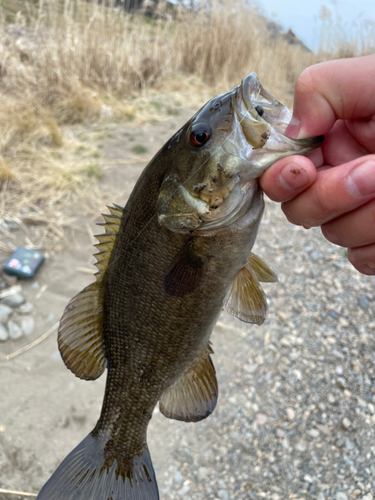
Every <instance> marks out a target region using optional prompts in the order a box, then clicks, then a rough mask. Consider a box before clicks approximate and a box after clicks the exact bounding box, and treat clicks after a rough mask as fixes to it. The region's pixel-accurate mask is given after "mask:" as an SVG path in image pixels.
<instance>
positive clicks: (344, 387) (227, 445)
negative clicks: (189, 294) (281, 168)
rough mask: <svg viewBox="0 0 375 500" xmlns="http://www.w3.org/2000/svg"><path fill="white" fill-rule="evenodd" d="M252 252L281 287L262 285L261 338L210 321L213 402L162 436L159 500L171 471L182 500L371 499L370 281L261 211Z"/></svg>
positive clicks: (324, 245)
mask: <svg viewBox="0 0 375 500" xmlns="http://www.w3.org/2000/svg"><path fill="white" fill-rule="evenodd" d="M307 249H308V250H307ZM254 251H255V253H256V254H258V255H259V256H260V257H262V258H264V260H265V261H266V262H267V263H268V264H270V265H271V267H272V268H273V269H274V270H275V271H276V272H277V273H278V275H279V278H280V283H278V284H264V286H263V287H264V289H265V293H266V295H267V298H268V304H269V310H268V318H267V320H266V322H265V323H264V325H262V326H261V327H260V328H259V327H256V326H252V325H246V324H244V323H241V322H240V321H238V320H236V319H233V318H231V317H230V316H229V315H227V314H226V313H225V314H224V316H223V317H222V318H221V319H220V320H219V326H217V327H216V331H220V332H221V331H222V332H223V337H221V336H220V335H219V337H218V336H217V335H216V334H215V333H214V335H213V337H212V341H213V348H214V350H215V355H214V356H213V362H214V364H215V367H216V370H217V376H218V381H219V391H220V397H219V401H218V404H217V407H216V409H215V412H214V413H213V414H212V415H211V416H210V417H209V418H207V419H206V420H204V421H203V422H201V423H199V424H194V426H192V425H185V426H183V425H181V424H178V425H171V426H170V439H171V442H172V443H174V445H173V446H172V448H173V449H174V452H173V454H172V456H171V463H172V464H173V466H172V471H173V472H170V473H168V474H167V475H166V477H165V478H164V479H163V480H161V481H160V480H159V481H160V489H161V493H162V494H161V498H163V499H168V500H177V499H181V495H180V493H179V491H181V484H179V485H176V484H175V483H174V481H173V473H174V472H175V471H177V470H178V471H179V472H180V473H181V474H182V476H183V478H184V481H185V480H189V481H190V482H191V483H190V488H189V492H188V494H186V496H184V497H183V498H186V499H187V498H189V500H198V499H202V500H203V499H204V500H217V499H220V500H225V499H231V500H232V499H235V500H249V499H251V500H261V499H269V500H283V499H304V500H352V499H353V500H354V499H357V498H358V499H361V498H363V499H366V500H367V499H368V498H372V492H374V491H375V414H374V412H375V355H374V350H375V336H374V332H375V314H374V309H375V308H374V306H375V297H374V283H375V281H374V277H368V276H364V275H361V274H359V273H358V272H357V271H355V270H354V269H353V268H352V266H351V265H350V263H349V262H348V260H347V258H346V255H345V252H344V250H343V249H341V248H338V247H335V246H334V245H331V244H330V243H328V242H327V241H325V240H324V238H323V237H322V235H321V233H320V230H318V229H311V230H309V231H306V230H304V229H302V228H298V227H295V226H292V225H291V224H289V223H288V222H286V221H285V219H284V216H283V215H282V213H281V212H280V209H279V207H277V206H276V205H275V204H274V203H272V202H267V204H266V214H265V220H264V221H263V225H262V226H261V230H260V234H259V236H258V239H257V243H256V246H255V248H254ZM220 322H221V323H222V327H220ZM220 328H221V329H220ZM222 338H226V339H229V338H232V339H235V340H233V343H234V344H235V345H236V346H237V347H236V348H233V349H232V350H231V351H228V345H227V340H220V339H222ZM218 339H219V340H218ZM192 427H193V430H191V429H192ZM202 470H204V471H205V472H202ZM206 471H209V472H206Z"/></svg>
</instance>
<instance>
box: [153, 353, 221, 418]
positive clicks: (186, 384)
mask: <svg viewBox="0 0 375 500" xmlns="http://www.w3.org/2000/svg"><path fill="white" fill-rule="evenodd" d="M212 353H213V351H212V349H211V347H210V345H208V346H207V348H206V349H205V350H204V351H203V353H202V354H201V356H200V357H199V358H198V359H197V361H196V362H195V363H194V364H193V366H191V367H190V368H189V369H188V370H187V371H186V372H185V373H184V374H183V375H182V376H181V377H180V378H179V379H178V380H177V381H176V382H175V383H174V384H173V385H172V386H171V387H169V388H168V389H167V390H166V391H165V392H164V393H163V395H162V396H161V398H160V403H159V407H160V411H161V413H162V414H163V415H165V416H166V417H168V418H173V419H175V420H182V421H184V422H199V421H200V420H203V419H205V418H206V417H208V416H209V415H210V414H211V413H212V412H213V411H214V409H215V406H216V402H217V396H218V385H217V380H216V372H215V367H214V365H213V363H212V361H211V356H210V354H212Z"/></svg>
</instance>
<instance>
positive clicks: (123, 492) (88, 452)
mask: <svg viewBox="0 0 375 500" xmlns="http://www.w3.org/2000/svg"><path fill="white" fill-rule="evenodd" d="M120 461H121V458H120ZM124 462H126V463H127V464H128V466H129V464H130V468H131V469H132V470H128V471H126V473H124V471H122V472H121V471H119V468H118V465H117V461H116V460H115V461H114V462H113V463H112V465H111V466H110V467H106V466H105V456H104V451H103V449H102V448H101V447H100V446H99V443H98V440H97V439H96V438H95V437H94V436H93V435H92V434H89V435H88V436H87V437H86V438H85V439H84V440H83V441H82V442H81V443H80V444H79V445H78V446H77V447H76V448H75V449H74V450H73V451H72V452H71V453H70V454H69V455H68V456H67V457H66V458H65V460H63V462H62V463H61V464H60V465H59V467H58V468H57V469H56V471H55V472H54V474H53V475H52V477H51V478H50V479H49V480H48V481H47V482H46V484H45V485H44V486H43V488H42V489H41V490H40V492H39V495H38V496H37V500H159V493H158V487H157V483H156V479H155V473H154V469H153V466H152V462H151V457H150V453H149V451H148V448H147V446H146V448H145V449H144V451H143V454H142V455H140V456H138V455H136V456H135V457H134V458H132V459H130V460H127V461H126V459H125V457H124Z"/></svg>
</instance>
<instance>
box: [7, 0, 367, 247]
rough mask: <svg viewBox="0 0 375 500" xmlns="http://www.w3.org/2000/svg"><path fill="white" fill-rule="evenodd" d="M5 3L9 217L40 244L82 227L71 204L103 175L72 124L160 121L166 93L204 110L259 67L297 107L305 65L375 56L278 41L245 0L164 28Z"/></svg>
mask: <svg viewBox="0 0 375 500" xmlns="http://www.w3.org/2000/svg"><path fill="white" fill-rule="evenodd" d="M107 3H108V2H107ZM0 5H1V9H0V89H1V94H0V131H1V133H0V218H1V219H4V218H7V219H10V220H11V219H18V220H21V221H25V220H26V221H28V222H30V221H32V220H34V221H37V223H38V224H39V225H42V226H43V231H42V233H43V235H44V236H43V237H42V236H41V232H40V231H38V232H37V233H38V238H39V241H38V243H36V242H35V241H33V239H32V238H31V240H30V244H34V245H37V246H39V247H46V246H47V247H48V246H49V247H51V245H52V246H53V245H54V241H55V239H56V238H60V237H61V235H62V231H61V228H62V226H63V225H64V224H68V223H70V221H71V219H70V218H67V217H66V215H64V208H63V207H64V205H65V206H66V204H67V203H73V202H74V201H76V200H77V199H78V198H80V199H84V198H85V196H87V193H89V192H90V191H92V186H93V185H95V180H96V178H97V177H100V175H101V171H100V167H95V168H93V166H92V165H93V162H92V158H90V155H86V156H85V157H82V155H81V156H80V155H77V154H75V153H76V152H77V151H78V150H79V148H80V145H79V142H77V140H76V139H69V138H68V137H67V135H66V134H64V130H65V129H64V127H65V126H66V125H70V124H74V123H77V122H83V123H90V124H91V123H93V122H95V121H98V120H100V119H108V118H110V119H111V120H134V119H138V120H149V119H158V118H160V112H161V111H160V109H158V107H157V106H151V105H150V102H151V101H153V102H155V95H157V94H163V93H164V94H168V95H169V97H170V98H171V99H172V102H173V98H174V97H173V96H175V99H176V100H179V101H180V102H182V103H183V105H189V106H198V105H200V104H202V103H203V102H204V101H205V100H206V99H207V98H208V97H210V96H211V95H213V94H215V93H217V92H220V91H223V90H225V89H228V88H230V87H231V86H233V85H235V84H237V83H238V82H239V81H240V80H241V78H242V77H243V76H244V75H245V74H247V73H248V72H249V71H251V70H255V71H256V72H257V73H258V74H259V76H260V78H261V81H262V83H263V84H264V85H265V86H266V88H268V89H269V90H270V91H271V92H272V93H274V94H275V95H276V96H277V97H279V98H280V100H283V101H285V102H286V103H287V104H289V105H290V104H291V101H292V89H293V86H294V83H295V81H296V79H297V77H298V75H299V74H300V72H301V71H302V70H303V69H304V68H305V67H307V66H309V65H311V64H313V63H315V62H319V61H321V60H324V59H328V58H332V57H335V56H336V54H339V55H340V56H341V57H342V56H345V55H355V54H357V53H359V52H362V53H363V52H369V51H370V50H371V47H374V44H373V40H370V41H369V40H367V42H366V44H365V43H362V45H358V44H357V46H355V45H354V43H353V41H351V42H350V43H349V42H345V40H342V39H340V41H339V47H337V46H336V47H332V46H328V45H327V43H325V44H322V47H321V49H322V50H321V51H320V53H319V54H314V53H312V52H308V51H304V50H302V49H301V47H299V46H298V45H290V44H288V43H287V41H286V40H281V39H274V38H272V37H271V35H270V32H269V31H268V29H267V26H266V24H267V20H266V19H264V18H263V17H262V16H260V15H259V13H258V12H257V11H256V9H255V8H253V7H249V6H245V5H244V3H243V2H242V1H241V0H238V1H237V2H233V1H231V2H229V0H228V2H219V1H217V2H212V3H211V4H210V5H211V8H210V10H209V11H207V10H205V9H201V11H200V12H199V13H196V12H189V11H186V10H184V9H182V8H179V9H178V8H176V9H173V15H172V14H171V12H170V11H167V10H164V11H160V12H159V14H158V19H149V18H144V17H142V16H135V15H130V14H126V13H124V12H123V11H122V10H120V9H114V8H111V7H110V6H107V7H106V6H103V5H99V4H98V3H95V2H92V3H87V2H84V1H79V0H44V1H43V0H39V1H33V2H20V1H18V0H2V1H1V3H0ZM325 22H328V21H325ZM345 44H346V45H345ZM328 49H329V50H328ZM338 50H339V51H338ZM171 96H172V97H171ZM106 110H110V113H109V114H107V113H106V112H105V111H106ZM103 111H104V112H103ZM107 115H108V116H107ZM91 153H92V155H93V156H95V148H94V147H93V148H92V151H91ZM96 198H97V194H96ZM58 214H60V215H59V216H58ZM52 221H53V223H52ZM51 237H52V238H51ZM34 240H35V239H34Z"/></svg>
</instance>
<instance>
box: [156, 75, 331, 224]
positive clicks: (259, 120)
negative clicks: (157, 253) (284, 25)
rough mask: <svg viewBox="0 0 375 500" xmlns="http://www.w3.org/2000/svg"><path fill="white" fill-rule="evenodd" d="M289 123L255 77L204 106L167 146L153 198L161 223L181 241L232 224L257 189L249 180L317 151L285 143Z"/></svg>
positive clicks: (308, 144)
mask: <svg viewBox="0 0 375 500" xmlns="http://www.w3.org/2000/svg"><path fill="white" fill-rule="evenodd" d="M291 117H292V114H291V112H290V111H289V109H288V108H287V107H286V106H285V105H283V104H282V103H280V102H279V101H278V100H277V99H275V98H274V97H273V96H272V95H271V94H270V93H269V92H267V90H265V89H264V87H263V86H262V85H261V83H260V81H259V79H258V77H257V75H256V74H255V73H250V74H249V75H248V76H246V77H245V78H244V79H243V80H242V82H241V85H239V86H237V87H235V88H234V89H232V90H231V91H229V92H227V93H225V94H221V95H219V96H217V97H215V98H213V99H211V100H210V101H208V103H207V104H206V105H205V106H203V108H202V109H201V110H200V111H198V112H197V113H196V114H195V115H194V116H193V118H192V119H191V120H190V121H189V122H188V123H187V124H186V125H185V126H184V127H183V128H182V129H181V130H179V132H177V134H176V135H175V136H174V137H172V139H171V141H170V143H169V144H168V143H167V148H169V150H170V151H171V155H172V161H171V162H170V164H171V166H170V167H169V168H168V169H166V172H165V176H164V179H163V182H162V185H161V190H160V194H159V198H158V205H157V211H158V219H159V223H160V224H161V225H162V226H165V227H167V228H168V229H170V230H172V231H177V232H183V233H184V232H187V231H191V230H205V231H207V230H210V229H217V228H219V227H223V226H226V225H229V224H231V223H232V222H233V221H235V220H236V219H238V217H239V216H240V215H242V214H243V213H244V211H245V210H246V207H248V206H249V204H250V203H251V198H252V197H253V196H254V195H255V192H256V191H257V189H258V184H257V182H255V179H257V178H258V177H260V175H261V174H262V173H263V172H264V171H265V170H266V169H267V168H269V167H270V166H271V165H272V164H273V163H275V162H276V161H277V160H279V159H281V158H284V157H285V156H289V155H293V154H299V155H301V154H302V155H304V154H307V153H309V152H310V151H312V150H313V149H315V148H317V147H319V146H320V145H321V143H322V141H323V137H316V138H308V139H291V138H289V137H287V136H286V135H285V129H286V127H287V125H288V123H289V122H290V120H291ZM172 146H173V147H172ZM165 152H166V153H167V154H168V151H167V150H166V151H165Z"/></svg>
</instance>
